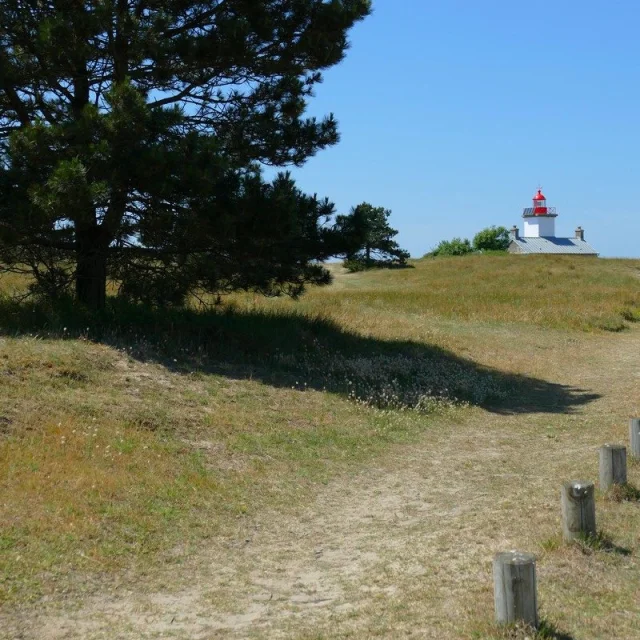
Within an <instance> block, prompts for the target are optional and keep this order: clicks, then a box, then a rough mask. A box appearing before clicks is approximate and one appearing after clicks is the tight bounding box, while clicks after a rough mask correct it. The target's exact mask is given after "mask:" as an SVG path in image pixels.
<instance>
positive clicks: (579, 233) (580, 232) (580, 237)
mask: <svg viewBox="0 0 640 640" xmlns="http://www.w3.org/2000/svg"><path fill="white" fill-rule="evenodd" d="M576 239H577V240H584V229H583V228H582V227H578V228H577V229H576Z"/></svg>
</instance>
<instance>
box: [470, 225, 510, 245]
mask: <svg viewBox="0 0 640 640" xmlns="http://www.w3.org/2000/svg"><path fill="white" fill-rule="evenodd" d="M508 247H509V232H508V231H507V229H506V228H505V227H487V228H486V229H483V230H482V231H478V233H476V235H475V236H474V238H473V248H474V249H475V250H476V251H506V250H507V249H508Z"/></svg>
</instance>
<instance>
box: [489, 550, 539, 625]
mask: <svg viewBox="0 0 640 640" xmlns="http://www.w3.org/2000/svg"><path fill="white" fill-rule="evenodd" d="M493 589H494V594H495V606H496V622H498V623H499V624H514V623H516V622H524V623H525V624H528V625H530V626H532V627H534V628H537V627H538V597H537V594H536V558H535V556H534V555H533V554H531V553H521V552H519V551H507V552H504V553H498V554H496V556H495V557H494V559H493Z"/></svg>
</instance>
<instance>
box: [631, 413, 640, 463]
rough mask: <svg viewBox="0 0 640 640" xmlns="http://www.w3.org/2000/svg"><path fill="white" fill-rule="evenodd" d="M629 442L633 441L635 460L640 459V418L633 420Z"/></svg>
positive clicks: (632, 451)
mask: <svg viewBox="0 0 640 640" xmlns="http://www.w3.org/2000/svg"><path fill="white" fill-rule="evenodd" d="M629 440H630V441H631V455H632V456H633V457H634V458H640V418H631V421H630V422H629Z"/></svg>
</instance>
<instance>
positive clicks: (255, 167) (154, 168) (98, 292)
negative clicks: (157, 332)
mask: <svg viewBox="0 0 640 640" xmlns="http://www.w3.org/2000/svg"><path fill="white" fill-rule="evenodd" d="M368 12H369V0H331V1H330V2H327V1H323V0H208V1H196V0H92V1H81V0H78V1H72V0H37V1H36V0H3V2H2V4H1V5H0V195H1V199H0V265H4V268H6V269H11V270H23V269H27V270H29V271H30V272H31V273H32V274H33V275H34V276H35V289H36V290H38V291H40V292H41V293H42V292H43V293H45V294H47V295H50V296H51V295H57V294H60V293H64V292H67V291H69V290H71V289H75V293H76V296H77V298H78V299H79V300H80V301H81V302H83V303H85V304H87V305H89V306H91V307H94V308H100V307H102V306H104V304H105V295H106V294H105V291H106V283H107V280H108V279H112V280H114V282H116V283H118V285H119V286H120V291H121V293H122V294H123V295H126V296H128V297H130V298H131V299H136V300H145V301H149V302H154V301H155V302H158V303H167V302H174V303H176V304H178V303H180V302H181V301H183V300H184V299H185V296H186V295H187V294H188V293H189V292H192V291H194V290H197V289H201V290H204V291H209V292H220V291H229V290H234V289H237V288H245V289H257V290H260V291H263V292H265V293H278V292H281V291H284V292H286V293H290V294H292V295H296V294H297V293H299V292H300V291H301V290H302V287H303V286H304V284H305V283H306V282H326V281H327V278H328V275H327V274H326V272H325V271H324V270H323V269H321V268H320V267H318V266H317V265H315V264H314V262H313V261H314V260H322V259H324V258H326V257H327V256H329V255H332V254H333V253H335V250H336V249H335V247H336V244H335V243H336V242H339V238H338V234H337V233H336V232H335V231H332V230H331V229H328V228H327V227H326V225H324V222H325V221H326V220H327V217H328V216H330V215H331V213H332V212H333V208H332V205H331V204H330V203H329V202H328V201H326V200H320V199H318V198H316V197H315V196H314V197H310V196H306V195H304V194H302V193H301V192H300V191H299V190H297V189H296V187H295V185H294V184H293V181H292V180H291V178H290V176H288V175H287V174H282V175H280V176H278V177H277V178H276V179H275V180H274V181H273V182H272V183H268V184H267V183H265V182H264V181H263V179H262V177H261V175H260V170H259V166H260V165H261V164H267V165H272V166H286V165H292V164H293V165H301V164H302V163H304V161H305V160H306V159H308V158H309V157H310V156H312V155H313V154H315V153H316V152H317V151H318V150H320V149H324V148H326V147H328V146H330V145H333V144H335V143H336V142H337V141H338V132H337V126H336V121H335V120H334V118H333V116H332V115H329V116H328V117H326V118H324V119H321V120H316V119H315V118H308V117H305V115H304V114H305V109H306V105H307V101H308V99H309V97H310V96H311V95H312V91H313V88H314V86H315V85H316V84H317V83H319V82H320V81H321V79H322V75H321V74H322V71H323V70H325V69H327V68H329V67H331V66H333V65H336V64H338V63H339V62H340V61H341V60H342V59H343V56H344V54H345V51H346V49H347V46H348V43H347V33H348V31H349V29H350V28H351V27H352V26H353V25H354V24H355V23H356V22H357V21H359V20H361V19H363V18H364V17H365V16H366V15H367V14H368Z"/></svg>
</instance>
